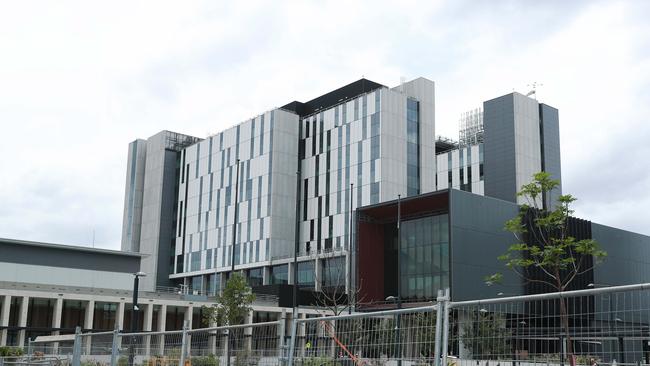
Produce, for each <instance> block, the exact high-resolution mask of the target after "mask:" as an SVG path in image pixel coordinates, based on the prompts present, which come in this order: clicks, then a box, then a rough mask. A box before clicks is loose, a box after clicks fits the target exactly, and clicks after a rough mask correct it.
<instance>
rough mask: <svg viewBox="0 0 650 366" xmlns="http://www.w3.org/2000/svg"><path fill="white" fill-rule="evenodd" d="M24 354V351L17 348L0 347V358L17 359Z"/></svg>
mask: <svg viewBox="0 0 650 366" xmlns="http://www.w3.org/2000/svg"><path fill="white" fill-rule="evenodd" d="M24 354H25V351H24V350H23V349H22V348H19V347H9V346H7V347H0V357H17V356H22V355H24Z"/></svg>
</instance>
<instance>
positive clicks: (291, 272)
mask: <svg viewBox="0 0 650 366" xmlns="http://www.w3.org/2000/svg"><path fill="white" fill-rule="evenodd" d="M288 264H289V265H288V266H287V270H288V271H289V273H287V279H288V282H289V285H293V283H294V278H293V262H289V263H288Z"/></svg>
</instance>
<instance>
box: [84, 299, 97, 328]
mask: <svg viewBox="0 0 650 366" xmlns="http://www.w3.org/2000/svg"><path fill="white" fill-rule="evenodd" d="M94 318H95V300H89V301H88V303H86V314H85V316H84V328H86V329H93V322H94V320H95V319H94Z"/></svg>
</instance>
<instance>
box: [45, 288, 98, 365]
mask: <svg viewBox="0 0 650 366" xmlns="http://www.w3.org/2000/svg"><path fill="white" fill-rule="evenodd" d="M55 301H56V302H55V303H54V309H53V310H52V328H61V315H63V298H61V297H59V298H57V299H56V300H55ZM59 334H61V332H60V331H58V330H55V331H53V332H52V335H59ZM88 338H89V337H88ZM52 348H53V349H52V353H53V354H55V355H56V354H58V353H59V342H54V344H53V347H52Z"/></svg>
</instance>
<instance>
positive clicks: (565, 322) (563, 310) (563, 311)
mask: <svg viewBox="0 0 650 366" xmlns="http://www.w3.org/2000/svg"><path fill="white" fill-rule="evenodd" d="M555 275H556V278H557V283H558V286H557V287H558V290H559V291H560V292H562V291H564V287H563V286H562V283H561V282H560V278H561V277H560V273H559V270H556V273H555ZM560 321H561V322H562V328H564V333H565V334H566V351H567V356H569V364H570V365H571V366H575V365H576V361H575V357H574V356H573V343H572V342H571V334H570V329H569V314H568V311H567V304H566V299H565V298H563V297H560Z"/></svg>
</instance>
